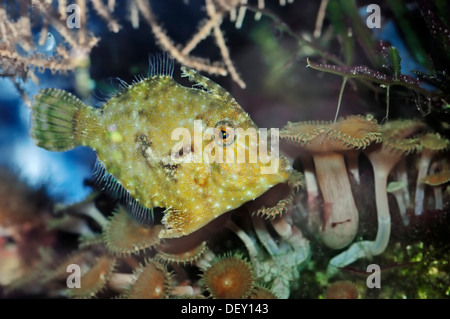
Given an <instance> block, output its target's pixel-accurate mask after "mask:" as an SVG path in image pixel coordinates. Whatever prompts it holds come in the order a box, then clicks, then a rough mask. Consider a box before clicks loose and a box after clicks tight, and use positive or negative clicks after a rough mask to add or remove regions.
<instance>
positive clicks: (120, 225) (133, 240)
mask: <svg viewBox="0 0 450 319" xmlns="http://www.w3.org/2000/svg"><path fill="white" fill-rule="evenodd" d="M162 229H163V226H162V225H153V226H144V225H141V224H138V223H137V222H135V221H134V220H133V219H131V217H130V215H129V214H128V212H127V211H126V210H125V209H124V208H123V207H120V208H119V210H118V212H117V213H116V214H115V215H114V216H113V218H112V219H111V221H110V222H109V224H108V225H107V226H106V229H105V230H104V233H103V238H104V242H105V244H106V246H107V247H108V250H109V251H110V252H111V253H113V254H116V255H124V254H131V253H138V252H139V251H141V250H143V249H145V248H150V247H153V246H155V245H156V244H158V243H159V242H160V239H159V238H158V234H159V232H160V231H161V230H162Z"/></svg>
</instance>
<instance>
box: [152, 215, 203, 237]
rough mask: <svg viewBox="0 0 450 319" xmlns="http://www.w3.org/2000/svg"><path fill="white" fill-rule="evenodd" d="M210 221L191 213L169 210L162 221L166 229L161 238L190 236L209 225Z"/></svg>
mask: <svg viewBox="0 0 450 319" xmlns="http://www.w3.org/2000/svg"><path fill="white" fill-rule="evenodd" d="M208 221H209V220H207V218H205V217H201V216H197V217H195V216H194V214H192V213H191V212H184V211H181V210H172V209H171V210H168V211H166V212H165V214H164V217H163V219H162V223H163V225H164V226H165V229H163V230H162V231H161V232H160V233H159V238H178V237H182V236H186V235H189V234H191V233H193V232H194V231H196V230H197V229H199V228H201V227H202V226H204V225H205V224H207V223H208Z"/></svg>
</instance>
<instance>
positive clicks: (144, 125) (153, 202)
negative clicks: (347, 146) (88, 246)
mask: <svg viewBox="0 0 450 319" xmlns="http://www.w3.org/2000/svg"><path fill="white" fill-rule="evenodd" d="M173 70H174V62H173V60H172V59H171V58H170V57H168V56H157V57H153V58H152V59H150V68H149V75H148V77H146V78H140V79H139V80H137V81H135V82H134V83H133V84H130V85H128V84H127V85H124V88H123V90H122V91H121V92H118V93H117V94H116V95H114V96H112V97H111V98H110V99H108V100H107V101H106V102H105V103H104V104H103V105H102V106H101V107H100V108H95V107H91V106H88V105H86V104H84V103H83V102H82V101H81V100H80V99H78V98H77V97H75V96H74V95H72V94H71V93H69V92H66V91H64V90H60V89H54V88H47V89H42V90H40V91H39V93H38V94H37V95H36V96H35V97H34V101H33V104H32V108H31V129H30V135H31V137H32V138H33V140H34V141H35V143H36V144H37V145H38V146H40V147H43V148H45V149H47V150H50V151H66V150H70V149H73V148H74V147H76V146H80V145H82V146H87V147H90V148H92V149H93V150H94V151H95V152H96V153H97V163H96V165H95V169H94V177H95V178H96V180H97V182H98V184H99V185H101V186H102V187H103V188H104V189H105V190H106V191H108V192H109V193H110V194H113V195H115V196H117V197H119V198H121V199H122V201H121V203H122V204H123V205H124V206H126V208H127V210H128V211H129V213H130V214H131V216H132V217H133V218H134V219H135V220H137V221H138V222H140V223H142V224H147V225H151V224H152V223H153V222H154V218H153V208H156V207H159V208H164V209H165V210H164V212H163V218H162V220H161V222H162V224H163V226H164V229H163V230H162V231H161V232H160V233H159V237H160V238H176V237H181V236H185V235H188V234H190V233H192V232H194V231H196V230H198V229H199V228H201V227H203V226H204V225H206V224H208V223H209V222H210V221H212V220H213V219H215V218H217V217H218V216H220V215H222V214H224V213H226V212H228V211H231V210H233V209H236V208H238V207H240V206H241V205H243V204H244V203H246V202H248V201H251V200H254V199H255V198H257V197H259V196H260V195H262V194H263V193H265V192H266V191H267V190H269V189H270V188H271V187H273V186H275V185H277V184H279V183H284V182H286V181H287V180H288V178H289V176H290V172H291V166H290V164H289V163H288V161H287V160H286V159H285V158H283V157H280V158H279V161H276V162H275V163H276V167H275V169H274V170H271V171H269V173H265V172H264V168H266V169H267V168H268V167H269V165H273V162H270V163H268V162H267V161H263V160H260V158H259V156H258V159H257V160H256V161H250V160H247V161H244V162H243V163H241V162H238V161H234V162H230V161H226V160H224V161H220V160H217V158H216V157H215V156H217V155H218V154H223V156H228V155H238V154H239V152H241V154H242V152H244V154H245V156H246V158H249V157H250V152H251V151H252V150H253V151H254V150H255V149H257V150H259V149H258V146H260V145H259V144H260V141H261V140H262V139H261V138H260V137H262V136H261V135H260V131H259V130H258V127H257V126H256V124H255V123H254V122H253V121H252V119H251V118H250V116H249V115H248V114H247V113H246V112H245V111H244V110H243V109H242V108H241V106H240V105H239V104H238V103H237V102H236V100H235V99H234V98H233V97H232V96H231V94H230V93H229V92H227V91H226V90H225V89H224V88H222V87H221V86H220V85H218V84H216V83H215V82H213V81H212V80H210V79H208V78H206V77H204V76H202V75H200V74H199V73H197V72H196V71H194V70H192V69H188V68H185V67H181V70H182V77H187V78H188V79H189V80H190V81H191V82H193V83H194V85H193V87H186V86H183V85H181V84H179V83H177V82H176V81H175V80H174V79H173V77H172V75H173ZM196 128H197V129H200V130H201V132H203V136H200V139H199V134H198V132H196V131H195V129H196ZM209 128H212V130H209V131H208V129H209ZM247 129H253V130H254V131H255V132H256V134H257V136H256V137H257V138H256V139H251V138H249V137H248V136H247V138H246V136H245V134H241V133H238V132H248V131H246V130H247ZM177 132H178V133H180V132H181V133H185V134H187V133H189V134H188V135H190V136H191V140H189V139H187V138H186V136H182V139H180V135H179V136H177V134H175V133H177ZM206 132H210V133H209V135H208V134H206ZM192 137H194V138H192ZM269 148H270V147H269ZM201 151H205V152H204V153H201ZM198 154H200V155H198ZM259 154H260V153H259V152H258V155H259ZM227 158H228V157H227ZM235 158H236V157H235ZM199 159H200V160H199Z"/></svg>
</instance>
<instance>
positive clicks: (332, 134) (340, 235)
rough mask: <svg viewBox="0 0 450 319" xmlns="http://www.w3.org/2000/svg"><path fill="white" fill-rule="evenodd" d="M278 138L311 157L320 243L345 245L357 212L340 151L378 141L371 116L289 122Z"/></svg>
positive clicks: (354, 227) (356, 149) (355, 225)
mask: <svg viewBox="0 0 450 319" xmlns="http://www.w3.org/2000/svg"><path fill="white" fill-rule="evenodd" d="M280 137H282V138H286V139H288V140H291V141H293V142H295V143H296V145H298V146H300V147H302V148H303V149H305V150H306V151H308V152H309V153H310V154H311V155H312V157H313V161H314V165H315V171H316V176H317V180H318V183H319V186H320V190H321V193H322V196H323V200H324V212H323V223H322V229H321V235H322V239H323V241H324V243H325V244H326V245H327V246H328V247H330V248H333V249H340V248H343V247H345V246H347V245H348V244H349V243H351V242H352V241H353V239H354V237H355V235H356V232H357V230H358V211H357V209H356V205H355V201H354V198H353V195H352V190H351V187H350V181H349V178H348V174H347V169H346V165H345V161H344V154H346V153H349V152H356V153H358V152H359V150H360V149H364V148H366V147H367V146H368V145H369V144H370V143H372V142H379V141H380V140H381V133H380V132H379V127H378V125H377V123H376V122H375V120H374V119H373V118H372V117H366V118H364V117H362V116H350V117H347V118H345V119H340V120H339V121H337V122H322V123H315V122H299V123H291V122H289V123H288V125H287V126H286V127H285V128H284V129H283V130H282V131H281V132H280ZM330 181H332V182H330Z"/></svg>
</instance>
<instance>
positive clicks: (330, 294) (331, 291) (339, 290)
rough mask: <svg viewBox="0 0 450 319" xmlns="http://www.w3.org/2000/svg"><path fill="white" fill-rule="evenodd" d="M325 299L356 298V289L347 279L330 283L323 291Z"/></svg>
mask: <svg viewBox="0 0 450 319" xmlns="http://www.w3.org/2000/svg"><path fill="white" fill-rule="evenodd" d="M325 298H326V299H358V289H357V288H356V286H355V285H354V284H353V283H352V282H350V281H347V280H343V281H336V282H334V283H332V284H331V285H330V286H329V287H328V289H327V292H326V293H325Z"/></svg>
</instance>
